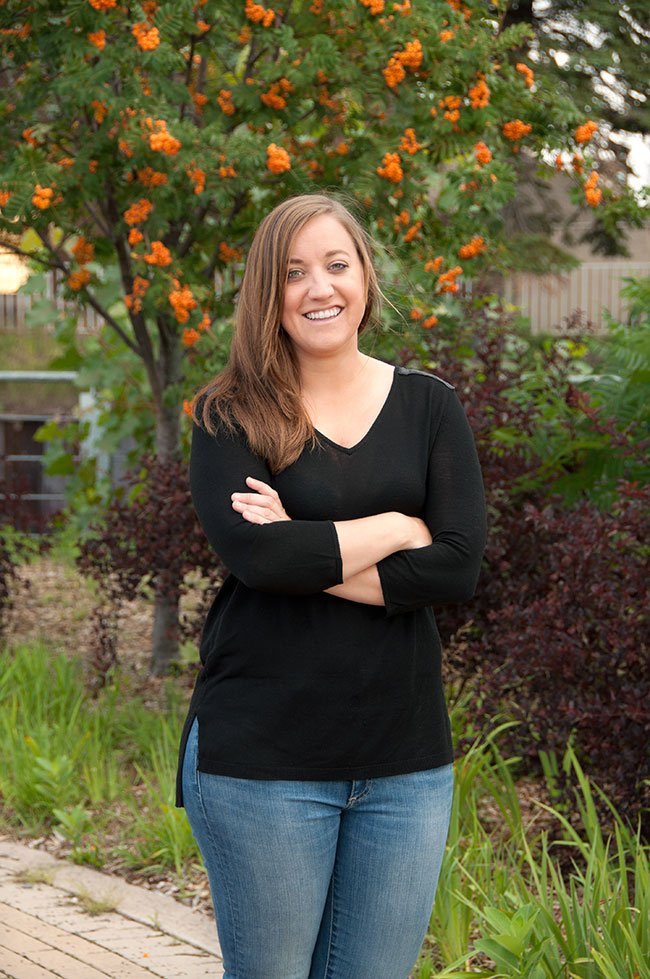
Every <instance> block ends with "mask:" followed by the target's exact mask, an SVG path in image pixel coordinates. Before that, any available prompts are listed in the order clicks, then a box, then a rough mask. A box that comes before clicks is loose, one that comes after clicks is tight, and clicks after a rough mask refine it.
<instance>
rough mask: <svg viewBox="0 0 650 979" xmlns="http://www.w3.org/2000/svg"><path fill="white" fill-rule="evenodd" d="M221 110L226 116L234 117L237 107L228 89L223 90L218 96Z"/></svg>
mask: <svg viewBox="0 0 650 979" xmlns="http://www.w3.org/2000/svg"><path fill="white" fill-rule="evenodd" d="M217 102H218V103H219V108H220V109H221V111H222V112H223V113H224V115H226V116H234V114H235V106H234V105H233V103H232V95H231V93H230V92H229V91H228V89H227V88H222V89H221V90H220V91H219V94H218V95H217Z"/></svg>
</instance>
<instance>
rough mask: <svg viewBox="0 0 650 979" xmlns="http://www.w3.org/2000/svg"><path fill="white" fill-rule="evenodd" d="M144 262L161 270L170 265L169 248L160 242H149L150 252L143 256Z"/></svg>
mask: <svg viewBox="0 0 650 979" xmlns="http://www.w3.org/2000/svg"><path fill="white" fill-rule="evenodd" d="M144 260H145V262H147V263H148V264H149V265H159V266H160V267H161V268H164V266H166V265H171V264H172V257H171V254H170V251H169V248H167V247H166V246H165V245H163V243H162V241H152V242H151V252H150V253H149V254H148V255H145V256H144Z"/></svg>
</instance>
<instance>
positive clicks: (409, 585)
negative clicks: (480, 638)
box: [377, 389, 486, 615]
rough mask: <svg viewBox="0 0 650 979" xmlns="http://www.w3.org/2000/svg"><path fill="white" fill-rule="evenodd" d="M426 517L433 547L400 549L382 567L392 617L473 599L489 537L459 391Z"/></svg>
mask: <svg viewBox="0 0 650 979" xmlns="http://www.w3.org/2000/svg"><path fill="white" fill-rule="evenodd" d="M422 517H423V519H424V521H425V523H426V525H427V527H428V528H429V530H430V531H431V537H432V539H433V540H432V543H431V544H429V545H428V546H427V547H419V548H413V549H409V550H404V551H396V552H395V553H394V554H391V555H389V556H388V557H387V558H384V560H383V561H380V562H379V563H378V564H377V570H378V572H379V579H380V582H381V587H382V591H383V594H384V601H385V604H386V614H387V615H395V614H397V613H400V612H410V611H414V610H415V609H419V608H423V607H424V606H426V605H443V604H446V603H447V602H462V601H466V600H467V599H469V598H471V597H472V595H473V594H474V589H475V588H476V582H477V579H478V575H479V571H480V568H481V560H482V556H483V549H484V547H485V539H486V514H485V495H484V491H483V480H482V478H481V470H480V466H479V462H478V456H477V453H476V446H475V444H474V437H473V435H472V431H471V429H470V427H469V423H468V421H467V418H466V416H465V412H464V411H463V408H462V405H461V404H460V401H459V400H458V397H457V396H456V393H455V391H453V390H451V389H450V390H449V392H448V397H447V404H446V407H445V411H444V413H443V415H442V418H441V421H440V425H439V427H438V431H437V432H436V436H435V439H434V443H433V446H432V448H431V452H430V455H429V461H428V469H427V497H426V503H425V512H424V513H423V514H422Z"/></svg>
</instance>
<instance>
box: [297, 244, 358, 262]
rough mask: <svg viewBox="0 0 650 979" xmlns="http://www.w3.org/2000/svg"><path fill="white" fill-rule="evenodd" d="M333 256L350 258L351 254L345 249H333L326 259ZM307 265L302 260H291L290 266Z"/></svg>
mask: <svg viewBox="0 0 650 979" xmlns="http://www.w3.org/2000/svg"><path fill="white" fill-rule="evenodd" d="M332 255H345V256H346V257H347V258H349V257H350V255H349V252H347V251H346V250H345V248H333V249H332V250H331V251H329V252H325V255H324V256H323V257H324V258H331V257H332ZM304 264H305V263H304V262H303V260H302V259H301V258H290V259H289V265H304Z"/></svg>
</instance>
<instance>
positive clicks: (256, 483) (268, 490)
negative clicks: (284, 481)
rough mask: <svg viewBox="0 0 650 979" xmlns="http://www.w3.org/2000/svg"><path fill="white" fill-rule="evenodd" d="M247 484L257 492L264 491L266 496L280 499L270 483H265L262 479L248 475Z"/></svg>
mask: <svg viewBox="0 0 650 979" xmlns="http://www.w3.org/2000/svg"><path fill="white" fill-rule="evenodd" d="M246 485H247V486H250V487H252V489H254V490H255V491H256V492H257V493H264V494H265V495H266V496H271V497H273V499H274V500H279V499H280V497H279V496H278V494H277V492H276V491H275V490H274V489H273V487H272V486H269V484H268V483H263V482H262V480H261V479H254V478H253V477H252V476H247V477H246Z"/></svg>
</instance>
